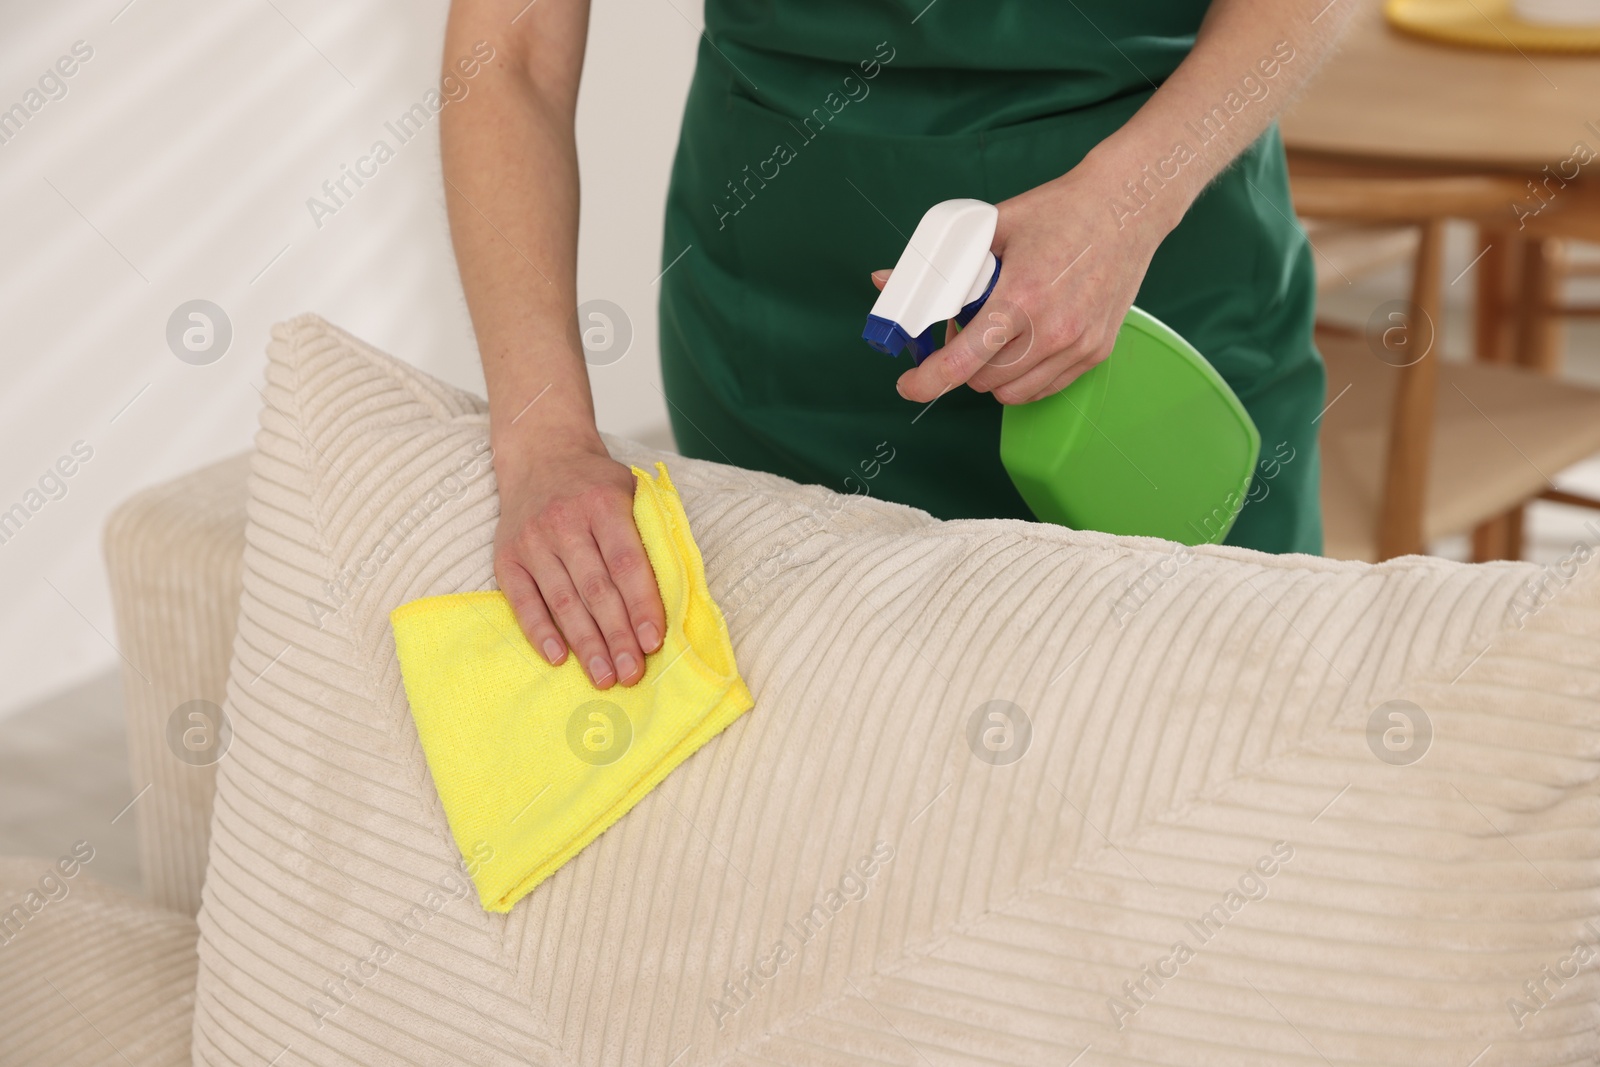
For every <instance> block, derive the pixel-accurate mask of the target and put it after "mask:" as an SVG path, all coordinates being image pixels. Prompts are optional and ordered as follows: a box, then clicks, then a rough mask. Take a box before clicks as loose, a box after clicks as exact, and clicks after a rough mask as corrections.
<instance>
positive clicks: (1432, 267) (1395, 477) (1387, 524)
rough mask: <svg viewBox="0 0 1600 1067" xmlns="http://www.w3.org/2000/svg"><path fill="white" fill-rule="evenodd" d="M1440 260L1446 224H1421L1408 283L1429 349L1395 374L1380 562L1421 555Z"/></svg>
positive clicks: (1414, 324) (1415, 321)
mask: <svg viewBox="0 0 1600 1067" xmlns="http://www.w3.org/2000/svg"><path fill="white" fill-rule="evenodd" d="M1443 259H1444V223H1443V222H1441V221H1440V220H1438V219H1432V220H1429V221H1427V222H1424V223H1423V224H1422V234H1421V240H1420V241H1419V242H1418V243H1417V259H1416V264H1415V266H1414V268H1413V273H1412V281H1411V320H1412V321H1410V322H1409V323H1408V324H1407V329H1408V332H1409V333H1410V334H1411V335H1412V336H1411V338H1410V340H1411V343H1413V344H1418V343H1427V344H1428V348H1427V349H1425V350H1424V352H1423V354H1422V355H1421V356H1420V357H1418V358H1417V359H1416V360H1415V362H1413V363H1411V364H1409V365H1407V366H1404V367H1398V368H1396V369H1395V371H1394V373H1396V374H1398V375H1399V376H1400V380H1399V382H1398V383H1397V388H1396V389H1395V397H1394V409H1393V411H1392V412H1391V414H1390V418H1389V450H1388V452H1389V454H1388V457H1387V459H1386V461H1385V469H1384V478H1383V497H1382V500H1381V502H1380V510H1379V512H1378V530H1377V541H1378V559H1380V560H1385V559H1392V558H1393V557H1395V556H1406V555H1414V554H1420V553H1422V552H1425V551H1427V546H1426V544H1425V543H1424V541H1423V516H1424V514H1425V513H1426V508H1427V495H1428V467H1429V459H1430V454H1431V453H1432V451H1433V422H1434V419H1433V415H1434V401H1435V396H1434V394H1435V393H1436V392H1437V390H1438V380H1439V373H1438V367H1439V358H1440V355H1439V351H1438V349H1439V334H1440V332H1441V330H1442V328H1443V326H1444V321H1443V318H1444V316H1443V314H1442V309H1443V299H1442V293H1441V291H1440V278H1441V274H1442V270H1443Z"/></svg>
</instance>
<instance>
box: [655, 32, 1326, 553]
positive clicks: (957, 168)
mask: <svg viewBox="0 0 1600 1067" xmlns="http://www.w3.org/2000/svg"><path fill="white" fill-rule="evenodd" d="M925 4H926V0H908V2H904V3H901V2H897V0H706V36H705V37H704V38H702V40H701V44H700V52H699V60H698V65H697V68H696V71H695V76H694V81H693V83H692V85H691V87H690V91H689V100H688V104H687V107H686V110H685V114H684V121H683V130H682V133H681V135H680V140H679V144H678V153H677V158H676V161H675V163H674V166H673V171H672V183H671V188H670V191H669V193H668V197H667V211H666V240H665V246H664V249H663V255H662V266H663V268H665V270H666V273H665V274H663V275H662V278H661V283H660V284H661V307H660V314H661V364H662V375H663V378H664V380H665V384H666V395H667V400H668V404H669V410H670V412H671V417H672V425H673V431H674V434H675V436H676V438H677V442H678V447H679V448H680V449H681V450H682V451H683V453H684V454H685V455H689V456H696V457H700V458H705V459H713V460H720V461H722V462H727V463H733V464H737V465H739V466H743V467H751V468H755V469H758V470H766V471H771V472H773V473H776V474H781V475H784V476H786V477H789V478H793V479H795V480H797V481H801V482H811V483H817V484H821V485H825V486H828V487H831V488H833V489H835V490H838V491H839V492H846V493H871V494H872V495H874V496H878V497H881V498H884V499H888V500H894V501H899V502H901V503H905V504H911V505H913V506H915V507H919V508H923V509H925V510H927V511H929V512H931V513H932V514H934V515H936V516H939V517H941V518H948V519H953V518H1031V517H1032V516H1031V513H1030V512H1029V511H1028V508H1027V506H1026V505H1025V504H1024V503H1023V502H1022V499H1021V498H1020V497H1019V496H1018V495H1017V492H1016V490H1015V489H1014V488H1013V486H1012V485H1011V481H1010V479H1009V478H1008V477H1007V475H1006V472H1005V469H1004V468H1003V467H1002V466H1001V465H1000V454H999V453H1000V449H999V439H1000V415H1001V410H1002V409H1001V405H1000V404H999V403H998V402H997V401H996V400H994V398H993V397H991V396H989V395H987V394H982V393H977V392H974V391H972V390H970V389H965V388H962V389H956V390H952V391H951V392H950V393H948V394H946V395H945V396H944V397H942V398H941V399H939V400H938V401H937V402H936V403H934V404H933V405H932V406H929V407H925V406H924V405H920V404H914V403H911V402H909V401H907V400H904V399H903V398H901V397H900V395H899V394H898V393H897V392H896V391H895V380H896V378H898V377H899V375H900V374H902V373H903V372H905V371H906V370H907V369H909V368H910V366H911V363H910V360H909V359H908V358H905V357H902V358H899V359H890V358H888V357H886V356H884V355H882V354H880V353H878V352H875V351H873V350H872V349H871V348H869V347H867V345H866V343H865V342H863V341H862V340H861V339H860V335H861V328H862V324H863V323H864V322H865V320H866V316H867V312H868V311H869V310H870V309H871V307H872V303H873V301H874V299H875V298H876V295H877V294H876V291H875V290H874V289H873V287H872V284H871V282H870V280H869V278H868V275H869V273H870V272H871V271H873V270H875V269H878V268H883V267H891V266H893V265H894V262H895V260H896V259H897V258H899V255H900V252H901V250H902V249H903V248H904V247H905V244H906V240H907V238H908V237H909V235H910V233H911V231H912V230H913V229H914V228H915V227H916V224H917V220H918V219H919V218H921V216H922V213H923V212H924V211H925V210H927V208H928V207H929V206H931V205H932V204H934V203H936V202H938V201H940V200H948V199H951V198H953V197H974V198H976V199H979V200H986V201H989V202H990V203H998V202H999V201H1002V200H1005V199H1006V198H1008V197H1011V196H1015V195H1016V194H1018V193H1021V192H1023V191H1024V190H1027V189H1030V188H1032V187H1034V186H1037V185H1040V184H1043V183H1044V182H1047V181H1049V180H1051V179H1053V178H1056V177H1059V176H1060V175H1061V174H1063V173H1065V172H1066V171H1068V170H1070V169H1071V168H1072V167H1073V166H1074V165H1076V164H1077V163H1078V161H1079V160H1081V159H1082V158H1083V156H1084V155H1085V154H1086V153H1087V152H1088V151H1089V150H1090V149H1091V148H1093V147H1094V145H1095V144H1097V143H1098V142H1099V141H1101V140H1102V139H1104V138H1105V137H1107V136H1108V135H1110V134H1111V133H1113V132H1114V131H1116V130H1117V129H1118V128H1119V127H1120V126H1122V125H1123V124H1124V123H1125V122H1126V121H1127V120H1128V118H1129V117H1130V116H1132V114H1133V113H1134V112H1135V111H1136V110H1138V108H1139V106H1140V105H1142V104H1143V103H1144V101H1145V100H1147V99H1148V98H1149V96H1150V94H1151V92H1153V91H1154V90H1153V87H1152V86H1153V84H1157V85H1158V84H1160V82H1161V81H1162V80H1163V79H1164V78H1165V77H1166V76H1167V75H1169V74H1170V73H1171V72H1172V70H1173V69H1174V68H1175V67H1176V66H1177V64H1178V63H1179V62H1181V61H1182V59H1183V58H1184V56H1185V55H1186V54H1187V53H1188V50H1189V49H1190V48H1191V47H1192V46H1193V44H1194V35H1195V31H1196V29H1197V28H1198V26H1199V24H1200V20H1201V18H1202V17H1203V16H1204V14H1205V9H1206V2H1205V0H1148V2H1144V3H1139V4H1126V3H1112V2H1107V0H1100V2H1091V0H1079V2H1078V3H1061V2H1060V0H989V2H987V3H984V4H972V3H970V2H966V0H935V2H934V3H933V4H932V5H931V6H926V7H924V5H925ZM919 10H920V11H921V15H920V17H919V16H918V12H919ZM913 19H915V21H913ZM1091 20H1092V21H1091ZM1293 61H1294V60H1293V59H1292V58H1291V59H1290V60H1289V62H1293ZM1299 61H1300V62H1308V60H1306V59H1304V58H1301V59H1300V60H1299ZM1258 84H1264V85H1265V87H1266V88H1267V91H1268V92H1269V94H1270V93H1274V92H1282V91H1283V90H1281V89H1277V88H1275V87H1273V85H1272V82H1271V80H1270V79H1265V78H1262V79H1258ZM1246 106H1264V105H1259V104H1247V105H1246ZM1197 144H1198V142H1196V145H1197ZM1154 162H1155V161H1152V163H1154ZM1158 195H1159V194H1158ZM1106 210H1107V211H1108V212H1109V211H1111V210H1112V208H1111V206H1110V205H1109V204H1108V205H1107V208H1106ZM1293 219H1294V211H1293V208H1292V207H1291V205H1290V199H1289V191H1288V179H1287V174H1286V170H1285V165H1284V158H1283V146H1282V143H1281V141H1280V140H1279V137H1278V133H1277V130H1276V127H1274V128H1272V129H1270V130H1269V131H1268V132H1267V133H1266V134H1265V135H1264V136H1263V137H1261V138H1260V139H1259V140H1258V141H1257V142H1256V143H1255V145H1254V146H1252V147H1251V148H1250V149H1249V150H1248V151H1247V152H1245V153H1244V155H1243V156H1242V157H1241V158H1240V159H1239V160H1238V162H1237V163H1235V164H1234V166H1233V167H1231V168H1230V169H1229V170H1228V171H1226V172H1225V173H1224V174H1223V175H1222V176H1221V177H1220V178H1219V179H1218V180H1217V181H1216V182H1214V183H1213V184H1212V185H1211V187H1210V188H1209V189H1208V190H1207V191H1206V192H1205V193H1204V194H1203V195H1202V196H1201V197H1200V198H1199V199H1198V200H1197V201H1196V202H1195V204H1194V205H1193V207H1192V208H1191V209H1190V211H1189V213H1188V215H1187V216H1186V217H1185V218H1184V220H1183V222H1182V223H1181V224H1180V225H1179V226H1178V227H1177V229H1175V230H1174V231H1173V232H1172V233H1171V235H1169V236H1168V238H1167V239H1166V241H1165V242H1163V243H1162V245H1161V248H1160V249H1159V250H1158V251H1157V253H1156V256H1155V258H1154V260H1153V262H1152V263H1151V266H1150V270H1149V273H1148V274H1147V276H1146V278H1145V281H1144V284H1143V286H1142V287H1141V289H1140V291H1139V296H1138V299H1137V303H1138V304H1139V306H1140V307H1142V308H1144V309H1145V310H1146V311H1148V312H1150V313H1151V314H1153V315H1155V316H1156V317H1157V318H1159V319H1161V320H1163V321H1165V322H1166V323H1167V324H1169V325H1170V326H1172V327H1173V328H1174V329H1176V330H1177V331H1178V332H1179V333H1180V334H1182V335H1183V336H1184V337H1186V338H1188V340H1189V341H1190V342H1191V343H1193V344H1194V346H1195V347H1196V348H1197V349H1199V351H1200V352H1201V353H1203V354H1204V355H1205V356H1206V358H1207V359H1208V360H1210V361H1211V363H1212V364H1213V365H1214V366H1215V367H1216V368H1217V370H1218V371H1220V372H1221V374H1222V376H1223V377H1224V378H1226V379H1227V381H1228V383H1229V384H1230V385H1232V386H1233V389H1234V391H1235V392H1237V393H1238V394H1239V397H1240V399H1241V400H1243V401H1244V404H1245V406H1246V407H1247V408H1248V409H1249V411H1250V414H1251V417H1252V418H1254V419H1255V422H1256V425H1257V426H1258V427H1259V428H1260V431H1261V455H1262V463H1261V465H1260V467H1259V469H1258V471H1257V478H1256V484H1255V486H1254V487H1253V488H1252V490H1251V494H1250V495H1251V497H1252V499H1251V500H1250V502H1249V503H1247V504H1246V505H1245V507H1244V509H1243V511H1241V513H1240V515H1239V518H1238V521H1237V523H1236V524H1235V526H1234V528H1233V530H1232V532H1231V533H1230V535H1229V537H1228V543H1230V544H1236V545H1244V546H1248V547H1251V548H1257V549H1261V550H1264V551H1269V552H1308V553H1318V552H1320V551H1321V548H1322V524H1321V516H1320V512H1319V508H1318V501H1317V472H1318V456H1317V440H1316V430H1317V427H1316V423H1315V420H1316V418H1317V415H1318V413H1319V411H1320V410H1321V408H1322V404H1323V393H1324V376H1323V367H1322V362H1321V359H1320V358H1319V357H1318V355H1317V353H1316V350H1315V348H1314V347H1313V346H1312V341H1311V323H1312V313H1313V303H1314V281H1313V273H1312V264H1311V260H1310V254H1309V251H1308V249H1307V247H1306V244H1305V240H1304V236H1303V234H1302V233H1301V232H1300V230H1299V228H1298V226H1297V225H1296V223H1295V222H1294V221H1293Z"/></svg>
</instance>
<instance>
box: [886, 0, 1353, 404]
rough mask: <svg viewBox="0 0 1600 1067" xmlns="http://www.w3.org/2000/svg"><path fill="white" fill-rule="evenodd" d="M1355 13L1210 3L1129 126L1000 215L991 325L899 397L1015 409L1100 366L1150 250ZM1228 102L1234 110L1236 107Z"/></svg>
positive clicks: (1315, 1) (1250, 1)
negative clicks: (999, 267) (960, 398)
mask: <svg viewBox="0 0 1600 1067" xmlns="http://www.w3.org/2000/svg"><path fill="white" fill-rule="evenodd" d="M1354 6H1355V5H1354V3H1353V2H1352V0H1332V2H1331V3H1330V2H1329V0H1214V2H1213V3H1212V5H1211V8H1210V10H1209V11H1208V12H1207V14H1206V17H1205V20H1204V22H1203V23H1202V24H1201V27H1200V32H1199V34H1198V36H1197V38H1196V40H1195V46H1194V48H1193V50H1192V51H1191V52H1190V53H1189V55H1188V57H1187V58H1185V59H1184V61H1183V62H1182V63H1180V64H1179V65H1178V69H1177V70H1175V71H1174V72H1173V74H1172V76H1171V77H1170V78H1168V79H1167V80H1166V82H1165V83H1164V84H1163V85H1162V86H1161V87H1160V88H1159V89H1157V90H1156V92H1155V93H1154V94H1153V95H1152V96H1151V97H1150V99H1149V100H1148V101H1146V102H1145V104H1144V106H1143V107H1141V108H1140V109H1139V110H1138V112H1136V113H1135V114H1134V116H1133V118H1131V119H1130V120H1129V121H1128V123H1127V124H1126V125H1124V126H1123V127H1122V128H1121V129H1120V130H1118V131H1117V132H1116V133H1114V134H1112V135H1111V136H1110V137H1107V138H1106V139H1105V140H1104V141H1102V142H1100V144H1099V145H1097V146H1096V147H1095V148H1094V150H1093V151H1091V152H1090V153H1089V154H1088V156H1086V157H1085V158H1084V160H1083V161H1082V162H1081V163H1079V164H1078V165H1077V166H1076V167H1074V168H1073V169H1072V170H1070V171H1068V172H1067V173H1066V174H1064V175H1062V176H1061V177H1060V178H1057V179H1056V180H1054V181H1052V182H1049V183H1047V184H1045V185H1041V186H1039V187H1038V188H1036V189H1030V190H1028V191H1027V192H1025V193H1023V194H1022V195H1020V196H1016V197H1013V198H1012V199H1010V200H1007V201H1005V202H1004V203H1002V204H1000V205H999V208H1000V222H999V226H998V227H997V229H996V232H995V241H994V250H995V252H996V253H997V254H999V255H1000V256H1001V257H1002V258H1003V259H1004V261H1005V268H1004V270H1003V271H1002V272H1001V276H1000V281H999V282H998V283H997V284H996V286H995V291H994V294H993V296H992V297H991V298H990V302H989V304H988V305H986V310H985V316H984V317H985V318H989V320H990V326H989V328H986V329H969V330H966V331H963V332H962V333H960V334H958V335H956V336H955V338H954V339H953V340H951V341H950V342H949V343H947V344H946V345H945V347H944V348H942V349H940V350H939V351H938V352H935V353H934V354H933V355H932V356H930V357H928V359H926V360H924V361H923V363H922V365H921V366H920V367H918V368H916V369H915V370H911V371H907V372H906V373H905V374H904V375H903V376H902V377H901V378H900V383H899V389H900V394H901V395H902V396H904V397H906V398H907V399H908V400H915V401H918V402H922V403H927V402H929V401H931V400H933V399H934V398H935V397H937V396H939V395H940V394H941V393H944V392H945V391H947V390H949V389H952V388H954V387H955V386H957V385H961V384H962V383H966V384H969V385H971V386H972V388H974V389H977V390H978V391H980V392H992V393H994V395H995V398H996V399H997V400H999V401H1001V402H1002V403H1006V404H1020V403H1025V402H1027V401H1030V400H1037V399H1039V398H1040V397H1044V396H1049V395H1050V394H1052V393H1055V392H1057V391H1059V390H1061V389H1064V388H1065V387H1066V386H1067V385H1068V384H1069V383H1070V382H1071V381H1072V380H1073V379H1074V378H1076V377H1078V375H1080V374H1082V373H1083V372H1084V371H1086V370H1088V369H1089V368H1091V367H1093V366H1094V365H1095V364H1097V363H1099V362H1101V361H1102V360H1104V359H1105V358H1106V356H1107V355H1109V354H1110V352H1111V347H1112V345H1113V344H1114V343H1115V341H1116V336H1117V330H1118V329H1119V328H1120V327H1121V324H1122V320H1123V318H1124V317H1125V316H1126V315H1127V313H1128V308H1129V307H1131V306H1132V304H1133V299H1134V297H1135V295H1137V293H1138V291H1139V285H1140V283H1141V282H1142V281H1143V280H1144V275H1145V271H1146V270H1147V269H1148V268H1149V266H1150V260H1151V257H1153V256H1154V255H1155V251H1156V248H1157V247H1158V246H1159V245H1160V244H1161V241H1162V240H1163V239H1164V238H1165V237H1166V236H1167V234H1168V233H1170V232H1171V231H1172V229H1173V228H1174V227H1175V226H1177V225H1178V222H1179V221H1180V220H1181V219H1182V218H1183V216H1184V214H1185V212H1187V211H1188V210H1189V206H1190V205H1191V204H1192V203H1194V200H1195V198H1196V197H1198V196H1199V195H1200V193H1201V192H1202V191H1203V190H1204V189H1205V187H1206V186H1207V185H1209V184H1210V183H1211V181H1212V179H1214V178H1215V177H1216V176H1217V175H1218V174H1220V173H1221V172H1222V171H1223V170H1224V169H1225V168H1226V167H1227V166H1228V165H1229V164H1230V163H1232V162H1233V160H1234V159H1235V158H1236V157H1237V156H1238V155H1239V153H1241V152H1243V151H1244V150H1245V149H1246V148H1248V147H1249V146H1250V145H1251V144H1252V143H1254V141H1255V140H1256V138H1257V137H1259V136H1260V135H1261V133H1262V132H1263V131H1264V130H1265V129H1266V128H1267V126H1268V125H1269V124H1270V123H1271V122H1272V121H1273V120H1274V119H1276V118H1277V116H1278V114H1279V113H1280V112H1281V111H1282V110H1283V108H1284V107H1285V106H1286V105H1287V104H1288V102H1289V101H1290V100H1291V99H1292V98H1293V96H1294V94H1295V92H1296V91H1297V90H1298V89H1299V88H1300V87H1301V86H1302V85H1304V84H1305V82H1306V81H1307V80H1308V79H1309V78H1310V76H1311V74H1312V73H1313V72H1314V71H1315V70H1316V68H1317V67H1318V65H1319V64H1320V63H1321V61H1322V59H1323V58H1324V57H1325V56H1326V55H1327V53H1328V52H1329V51H1330V50H1331V49H1332V47H1333V43H1334V40H1335V39H1336V38H1337V36H1338V33H1339V30H1340V29H1341V28H1342V27H1343V25H1344V23H1345V20H1346V19H1347V18H1348V17H1349V15H1350V14H1351V12H1352V11H1353V9H1354ZM1286 57H1287V58H1286ZM1269 72H1270V73H1269ZM1230 94H1231V96H1230ZM1230 100H1231V102H1233V103H1234V104H1235V105H1236V106H1237V105H1238V103H1239V102H1240V101H1244V104H1243V106H1242V107H1239V109H1238V110H1237V111H1233V110H1231V109H1229V108H1228V104H1229V102H1230ZM1219 107H1220V108H1224V109H1226V113H1227V114H1228V115H1229V118H1228V121H1226V122H1214V123H1213V126H1214V128H1218V129H1219V130H1220V132H1218V133H1217V134H1216V135H1215V136H1212V137H1210V138H1209V139H1208V140H1206V141H1205V142H1203V143H1202V142H1201V141H1200V139H1199V137H1197V136H1196V133H1195V128H1198V127H1200V126H1201V123H1202V121H1203V120H1204V119H1205V118H1206V116H1208V115H1209V114H1211V112H1212V109H1213V108H1219ZM1136 190H1137V191H1136ZM1080 256H1081V258H1080ZM885 276H886V275H885V274H884V273H883V272H879V274H877V275H875V276H874V278H873V280H874V282H875V283H876V284H878V285H879V286H880V287H881V285H882V278H883V277H885ZM1063 278H1067V279H1070V282H1069V284H1067V285H1058V284H1057V283H1058V282H1060V281H1061V280H1062V279H1063ZM991 311H993V315H991V314H990V312H991ZM980 321H981V320H980ZM997 326H998V327H999V328H998V329H996V328H995V327H997Z"/></svg>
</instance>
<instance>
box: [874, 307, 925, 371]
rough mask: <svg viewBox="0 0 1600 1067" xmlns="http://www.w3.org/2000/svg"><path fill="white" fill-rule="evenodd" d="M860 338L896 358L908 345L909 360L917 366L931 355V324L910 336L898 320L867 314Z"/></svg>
mask: <svg viewBox="0 0 1600 1067" xmlns="http://www.w3.org/2000/svg"><path fill="white" fill-rule="evenodd" d="M861 339H862V340H863V341H865V342H867V344H869V345H871V346H872V347H873V348H876V349H877V350H878V351H879V352H882V353H883V354H884V355H887V356H895V357H897V358H898V357H899V355H900V353H901V352H902V351H903V350H904V349H905V348H906V347H907V346H909V347H910V348H911V362H912V363H915V364H917V365H919V366H920V365H921V363H922V361H923V360H925V359H927V358H928V357H929V356H931V355H933V349H934V344H933V327H932V326H929V327H928V328H927V329H926V330H923V331H922V333H920V334H918V335H917V336H916V337H912V336H911V335H910V334H908V333H906V330H905V327H904V326H901V325H900V324H899V323H898V322H892V321H890V320H889V319H886V318H883V317H882V316H881V315H868V316H867V326H866V329H864V330H862V331H861Z"/></svg>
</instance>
